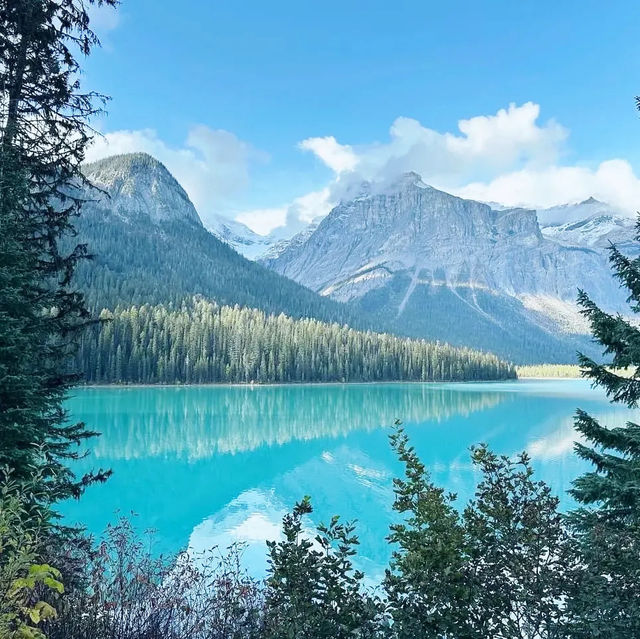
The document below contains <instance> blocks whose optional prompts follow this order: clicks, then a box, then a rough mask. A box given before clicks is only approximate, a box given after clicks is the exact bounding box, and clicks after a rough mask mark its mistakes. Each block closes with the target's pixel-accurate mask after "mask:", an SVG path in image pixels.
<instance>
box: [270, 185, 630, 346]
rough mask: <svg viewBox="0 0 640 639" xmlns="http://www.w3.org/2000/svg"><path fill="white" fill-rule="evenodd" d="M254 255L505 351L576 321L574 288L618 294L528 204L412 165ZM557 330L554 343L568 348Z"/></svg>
mask: <svg viewBox="0 0 640 639" xmlns="http://www.w3.org/2000/svg"><path fill="white" fill-rule="evenodd" d="M591 206H592V205H591V204H588V207H591ZM549 219H551V214H549ZM264 263H265V264H266V265H268V266H269V267H270V268H273V269H274V270H276V271H277V272H278V273H281V274H283V275H286V276H287V277H290V278H292V279H294V280H296V281H298V282H300V283H302V284H304V285H306V286H309V287H310V288H312V289H313V290H315V291H318V292H320V293H321V294H322V295H327V296H330V297H333V298H334V299H337V300H341V301H350V302H353V303H355V304H357V305H358V306H359V307H361V308H363V309H366V310H367V311H369V312H374V313H376V314H384V315H387V316H388V317H394V318H395V322H396V324H395V325H396V326H397V328H398V330H401V331H405V332H409V333H412V334H419V335H421V336H423V337H431V338H438V339H445V340H448V341H451V342H454V343H466V344H468V345H473V346H479V347H484V348H492V349H494V350H496V351H497V352H499V353H501V354H503V355H508V356H513V357H514V358H516V359H522V357H523V356H528V355H527V353H529V354H531V352H532V351H534V350H535V349H541V350H545V351H549V352H552V351H553V349H554V346H551V344H552V343H556V342H557V340H558V336H559V333H562V334H564V335H565V336H569V335H572V334H577V333H583V332H585V329H586V327H585V325H584V322H583V321H582V319H581V316H580V315H579V314H578V312H577V309H576V306H575V299H576V294H577V289H578V288H584V289H586V290H588V291H589V292H590V293H591V294H592V296H593V297H594V299H595V300H596V301H597V302H598V303H600V304H604V305H605V306H607V307H609V308H613V309H620V308H622V306H623V301H622V296H621V295H620V294H619V291H618V290H617V285H616V284H615V283H614V281H613V279H612V277H611V274H610V271H609V266H608V263H607V259H606V255H605V254H604V252H603V251H602V250H600V249H598V248H591V247H589V246H587V245H586V244H585V243H581V244H572V245H570V244H569V243H566V242H564V241H555V240H552V239H550V238H549V237H548V236H545V234H543V232H542V231H541V228H540V225H539V224H538V219H537V215H536V211H534V210H527V209H521V208H517V209H503V210H496V209H494V208H492V207H491V206H489V205H487V204H482V203H480V202H475V201H472V200H464V199H461V198H458V197H455V196H453V195H450V194H448V193H445V192H443V191H439V190H437V189H435V188H432V187H431V186H428V185H427V184H425V183H424V182H422V180H421V179H420V177H419V176H418V175H417V174H415V173H409V174H405V175H403V176H402V177H401V178H400V179H399V180H398V181H396V182H395V183H394V184H393V185H392V186H390V187H387V188H386V189H384V190H383V191H382V192H378V190H377V189H376V188H375V185H374V186H372V185H368V186H367V185H365V186H364V188H363V189H362V192H361V194H360V195H359V196H358V197H356V198H355V199H353V200H350V201H346V202H342V203H341V204H339V205H338V206H337V207H335V208H334V209H333V210H332V211H331V212H330V213H329V215H328V216H327V217H326V218H325V219H324V220H323V221H322V222H321V223H320V224H319V225H318V228H317V229H316V230H315V232H313V233H312V234H311V235H310V236H309V237H308V238H306V239H304V238H303V241H300V242H295V243H294V242H292V243H291V244H290V245H289V246H288V247H286V248H285V249H284V250H283V251H282V252H281V253H280V254H279V255H277V256H276V257H274V258H268V259H265V260H264ZM525 327H526V330H525ZM520 333H521V334H520ZM519 334H520V335H519ZM562 339H563V340H564V343H565V347H564V351H565V353H566V352H568V350H571V351H573V350H575V345H574V343H573V341H571V340H568V337H567V339H565V338H564V337H562ZM567 340H568V341H567ZM525 342H528V344H526V343H525ZM569 342H571V343H570V345H569V346H567V344H569ZM555 347H557V348H560V347H559V346H558V345H557V344H556V346H555ZM567 349H568V350H567Z"/></svg>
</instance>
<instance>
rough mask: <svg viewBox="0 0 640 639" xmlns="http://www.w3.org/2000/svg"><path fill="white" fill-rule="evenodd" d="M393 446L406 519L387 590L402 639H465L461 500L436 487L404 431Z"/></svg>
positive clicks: (398, 505) (398, 506) (394, 534)
mask: <svg viewBox="0 0 640 639" xmlns="http://www.w3.org/2000/svg"><path fill="white" fill-rule="evenodd" d="M391 444H392V446H393V448H394V449H395V451H396V453H397V455H398V457H399V459H400V461H401V462H402V463H403V464H404V467H405V477H404V479H394V480H393V483H394V491H395V495H396V497H395V502H394V505H393V508H394V510H396V511H397V512H398V513H400V514H401V515H403V516H404V519H403V521H402V523H399V524H395V525H393V526H392V527H391V535H390V536H389V541H390V542H391V543H393V544H397V550H395V551H394V553H393V556H392V559H391V565H390V569H389V570H388V571H387V574H386V577H385V590H386V593H387V596H388V599H389V609H390V612H391V616H392V618H393V628H394V632H395V636H397V637H398V639H410V638H412V637H425V638H427V637H434V638H435V637H458V636H460V637H464V636H465V635H464V634H460V635H458V632H459V631H460V629H461V624H462V625H464V624H463V622H462V619H463V616H464V614H465V613H464V612H463V610H462V606H464V605H465V604H466V603H467V602H468V601H469V600H470V592H469V588H468V584H467V583H466V575H465V570H464V568H465V561H466V553H465V536H464V529H463V526H462V523H461V521H460V516H459V514H458V512H457V511H456V509H455V506H454V502H455V495H453V494H448V493H445V491H444V490H443V489H442V488H439V487H437V486H435V485H434V484H433V483H431V481H430V478H429V474H428V472H427V470H426V468H425V466H424V464H423V463H422V462H421V461H420V459H419V458H418V456H417V454H416V452H415V450H414V449H413V447H412V446H410V445H409V441H408V438H407V436H406V434H405V433H404V431H403V430H401V429H399V430H398V431H397V432H396V433H394V434H393V435H392V436H391Z"/></svg>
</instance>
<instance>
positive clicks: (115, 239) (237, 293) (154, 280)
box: [74, 153, 368, 326]
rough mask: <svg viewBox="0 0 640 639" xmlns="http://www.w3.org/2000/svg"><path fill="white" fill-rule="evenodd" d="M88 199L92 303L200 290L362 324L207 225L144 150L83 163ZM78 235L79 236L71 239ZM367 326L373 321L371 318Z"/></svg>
mask: <svg viewBox="0 0 640 639" xmlns="http://www.w3.org/2000/svg"><path fill="white" fill-rule="evenodd" d="M83 171H84V173H85V176H86V177H87V179H88V180H89V181H90V182H92V183H93V184H94V185H95V186H96V187H98V189H99V190H98V189H90V188H89V187H87V190H86V192H83V193H81V195H82V196H83V197H84V198H86V199H88V200H90V201H88V202H86V203H85V204H84V205H83V207H82V213H81V215H80V216H79V217H78V219H77V220H75V221H74V224H75V226H76V229H77V231H78V237H77V241H79V242H81V243H84V244H86V245H87V246H88V248H89V251H90V252H91V253H92V254H93V256H94V258H93V259H92V260H85V261H82V262H81V263H80V264H79V266H78V269H77V271H76V273H75V278H76V283H77V285H78V287H79V288H80V289H81V290H82V291H83V292H84V293H85V296H86V299H87V302H88V305H89V306H90V307H91V308H92V309H93V310H95V311H96V312H100V310H101V309H103V308H109V309H113V308H115V307H117V306H120V307H123V306H124V307H128V306H132V305H141V304H166V305H174V304H178V305H179V304H181V303H182V302H183V301H184V300H189V299H191V298H193V297H194V296H203V297H205V298H207V299H209V300H214V301H216V302H218V303H219V304H228V305H234V304H239V305H241V306H249V307H252V308H259V309H262V310H264V311H266V312H267V313H276V314H278V313H285V314H287V315H290V316H292V317H309V316H311V317H315V318H318V319H322V320H325V321H330V322H347V323H349V324H351V325H357V324H358V320H359V318H358V317H356V316H355V314H353V313H352V311H351V309H349V308H346V307H344V306H343V305H340V304H337V303H336V302H334V301H333V300H328V299H326V298H322V297H320V296H319V295H317V294H316V293H313V292H312V291H310V290H309V289H307V288H304V287H303V286H300V285H299V284H297V283H295V282H292V281H291V280H288V279H286V278H284V277H281V276H280V275H278V274H277V273H274V272H272V271H269V270H267V269H265V268H264V267H263V266H261V265H260V264H257V263H255V262H252V261H250V260H248V259H246V258H245V257H243V256H242V255H239V254H238V253H237V252H236V251H234V250H233V249H232V248H231V247H230V246H229V245H228V244H227V243H225V242H222V241H221V240H219V239H218V238H217V237H215V236H214V234H213V233H211V232H210V231H208V230H207V229H206V228H205V227H204V225H203V224H202V222H201V221H200V218H199V216H198V213H197V212H196V209H195V207H194V206H193V204H192V203H191V201H190V199H189V197H188V195H187V193H186V192H185V191H184V189H183V188H182V187H181V186H180V184H179V183H178V182H177V180H176V179H175V178H174V177H173V176H172V175H171V173H170V172H169V171H168V170H167V168H166V167H165V166H164V165H163V164H162V163H161V162H159V161H158V160H156V159H154V158H153V157H151V156H150V155H147V154H144V153H133V154H127V155H118V156H112V157H108V158H105V159H103V160H100V161H99V162H95V163H92V164H88V165H86V166H85V167H83ZM74 241H75V240H74ZM367 326H368V325H367Z"/></svg>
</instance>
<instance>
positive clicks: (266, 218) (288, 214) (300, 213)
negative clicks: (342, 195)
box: [235, 187, 335, 237]
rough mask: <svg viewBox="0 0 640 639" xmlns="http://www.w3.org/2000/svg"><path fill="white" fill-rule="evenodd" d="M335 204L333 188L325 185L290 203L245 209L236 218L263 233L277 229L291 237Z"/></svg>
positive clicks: (276, 230) (283, 234)
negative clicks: (274, 206)
mask: <svg viewBox="0 0 640 639" xmlns="http://www.w3.org/2000/svg"><path fill="white" fill-rule="evenodd" d="M333 206H335V202H334V201H333V200H332V196H331V190H330V189H329V188H328V187H325V188H324V189H321V190H319V191H312V192H311V193H307V194H306V195H303V196H301V197H297V198H295V199H294V200H293V202H291V204H288V205H284V206H281V207H277V208H270V209H254V210H251V211H243V212H242V213H239V214H238V215H236V216H235V219H236V220H238V222H242V223H243V224H246V225H247V226H248V227H249V228H251V229H252V230H254V231H255V232H256V233H260V234H261V235H267V234H269V233H271V232H274V231H275V232H276V233H279V234H280V235H281V236H282V237H291V236H292V235H294V234H295V233H297V232H298V231H301V230H302V229H303V228H304V227H305V226H306V225H307V224H309V223H310V222H313V221H314V220H317V219H318V218H322V217H324V216H325V215H327V213H329V211H330V210H331V209H332V208H333Z"/></svg>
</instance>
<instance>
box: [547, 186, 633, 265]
mask: <svg viewBox="0 0 640 639" xmlns="http://www.w3.org/2000/svg"><path fill="white" fill-rule="evenodd" d="M537 214H538V220H539V221H540V226H541V229H542V233H543V235H544V236H545V237H547V238H549V239H551V240H554V241H556V242H560V243H561V244H565V245H567V246H585V247H589V248H593V249H600V250H606V249H607V248H608V247H609V246H610V245H611V244H616V245H617V246H619V247H620V248H621V249H623V250H625V251H630V252H632V253H636V252H637V248H636V247H635V246H634V245H635V241H634V235H635V232H634V226H635V220H634V219H633V218H631V217H629V216H628V215H624V214H622V213H621V212H620V211H618V210H616V209H615V208H613V207H611V206H609V205H608V204H605V203H604V202H600V201H598V200H596V199H594V198H589V199H588V200H585V201H584V202H580V203H578V204H566V205H564V206H556V207H553V208H551V209H543V210H539V211H537ZM563 216H564V217H563Z"/></svg>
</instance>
